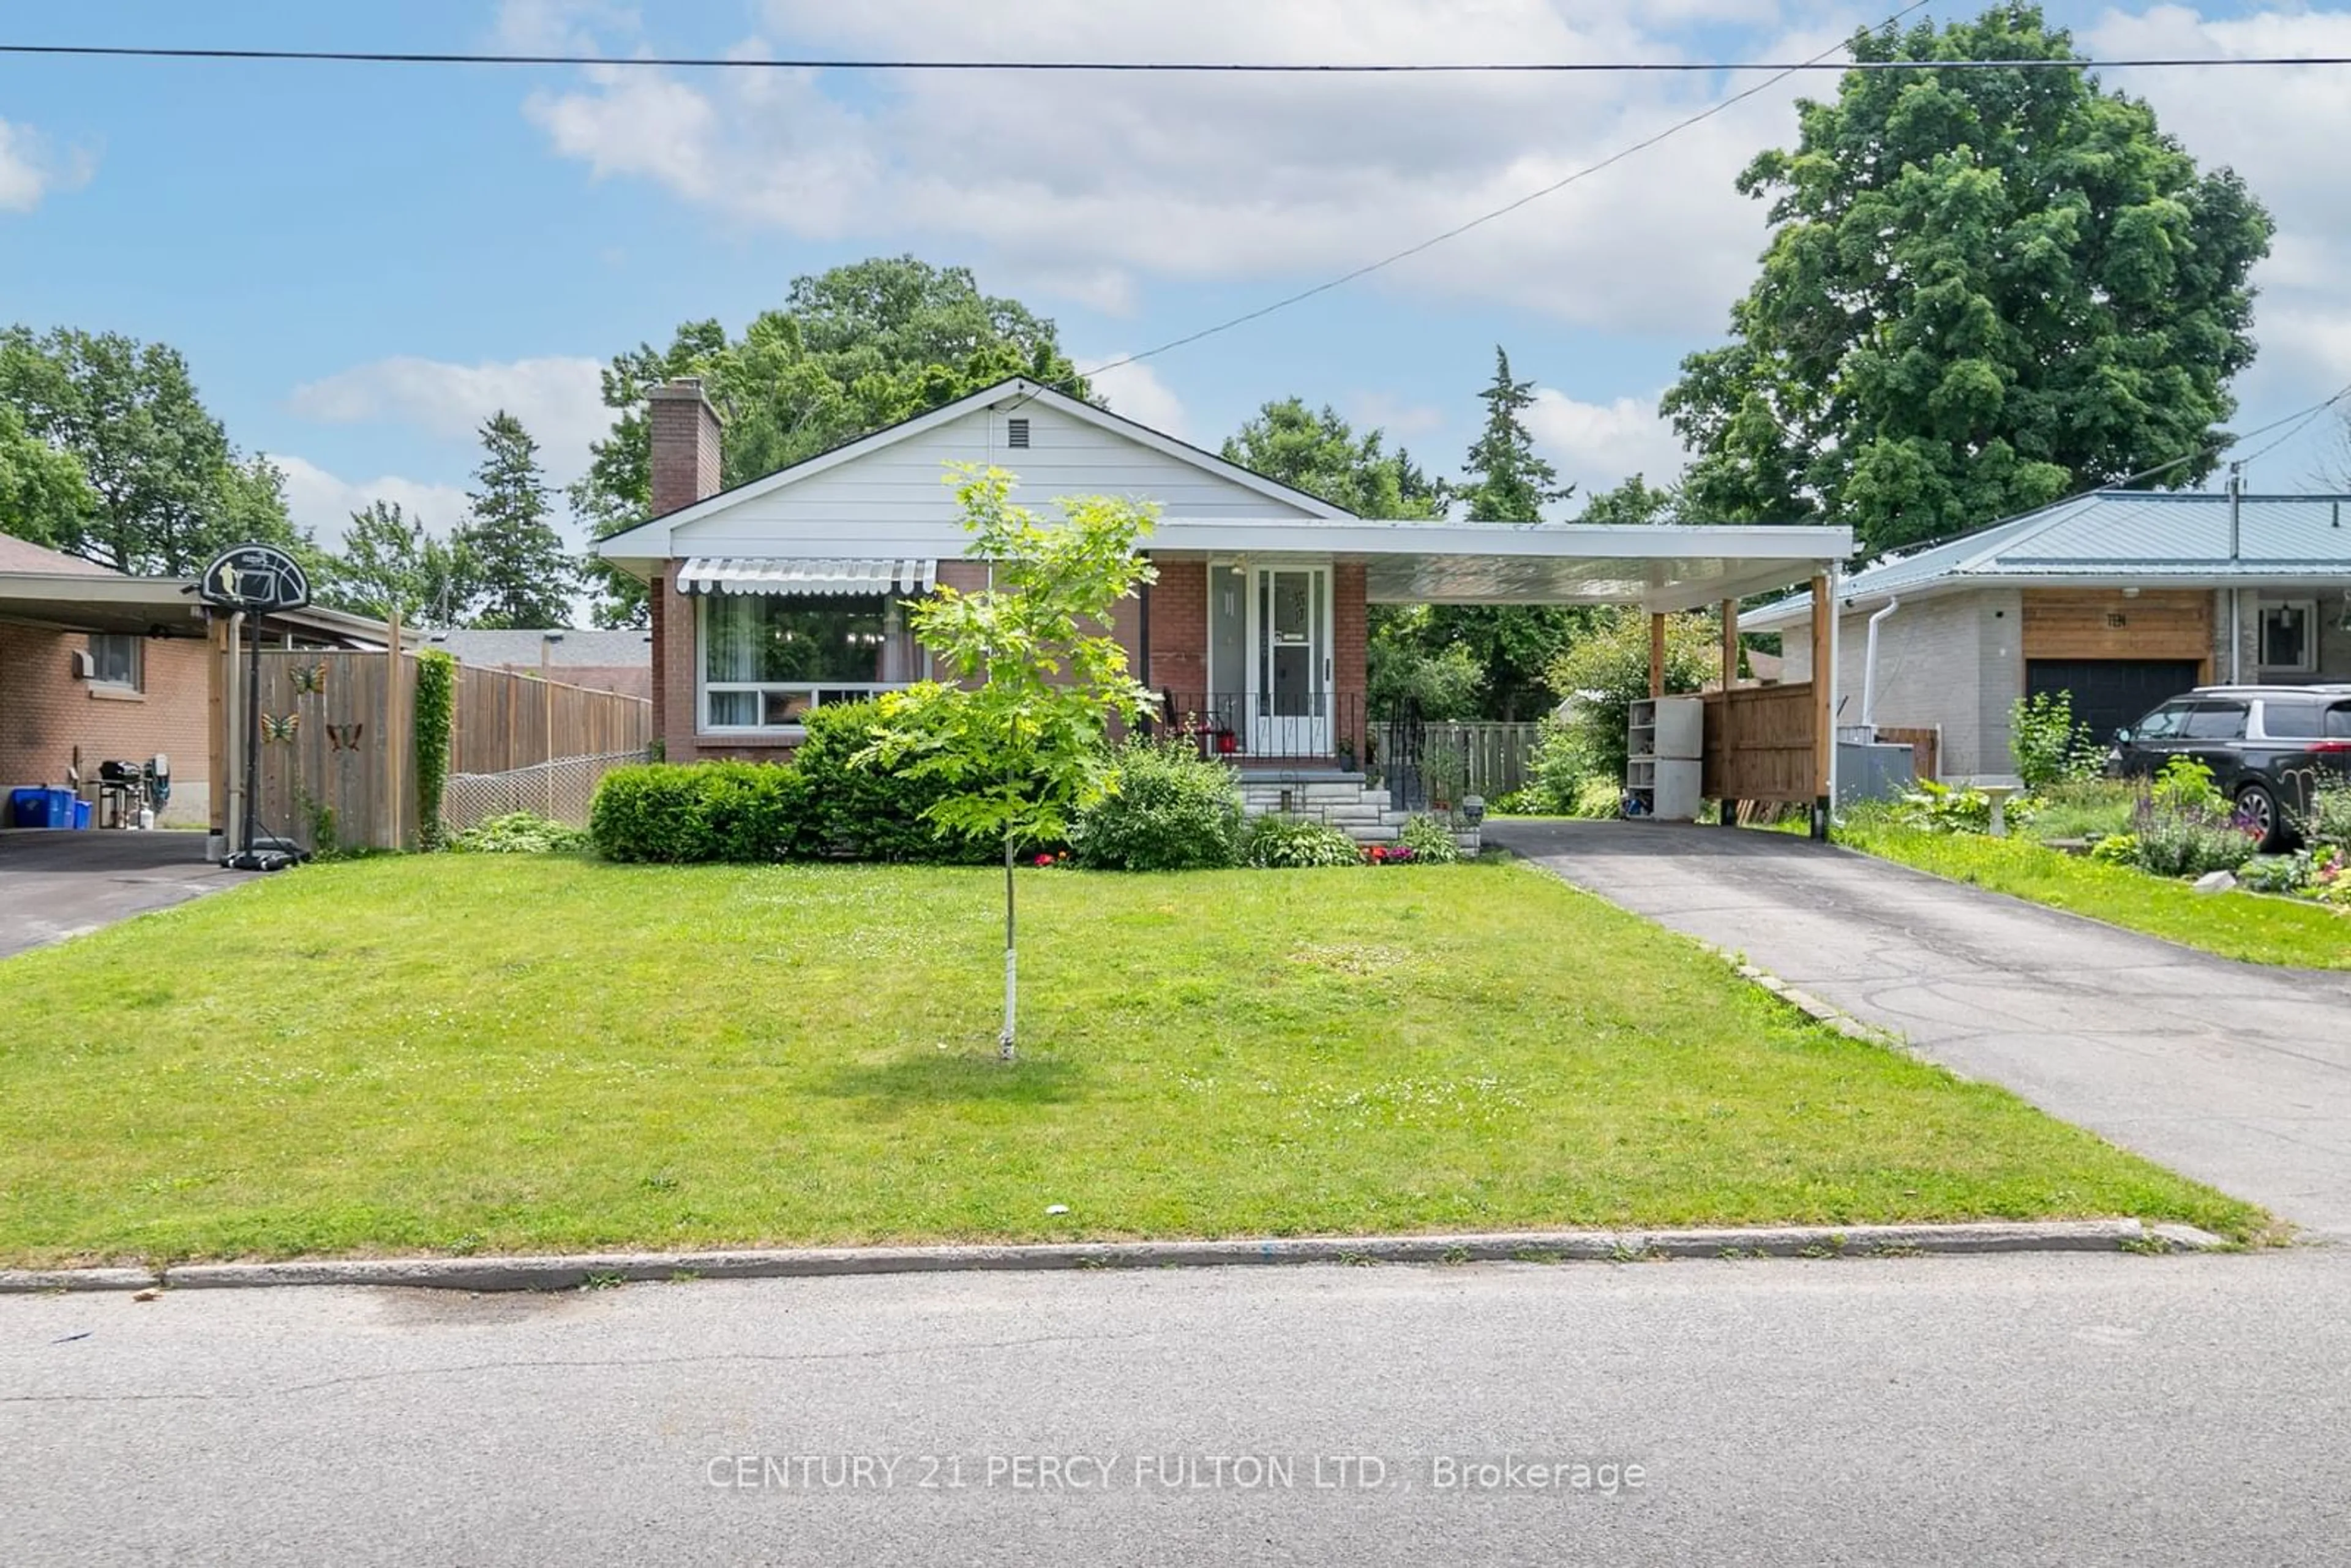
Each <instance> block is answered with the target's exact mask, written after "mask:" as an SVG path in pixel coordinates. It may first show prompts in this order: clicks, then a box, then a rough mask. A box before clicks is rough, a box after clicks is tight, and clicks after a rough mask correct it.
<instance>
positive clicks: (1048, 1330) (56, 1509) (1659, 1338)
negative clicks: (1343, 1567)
mask: <svg viewBox="0 0 2351 1568" xmlns="http://www.w3.org/2000/svg"><path fill="white" fill-rule="evenodd" d="M2346 1284H2351V1254H2346V1253H2345V1252H2343V1251H2340V1250H2335V1249H2297V1250H2294V1251H2292V1252H2278V1253H2267V1254H2260V1255H2252V1256H2245V1257H2206V1258H2186V1257H2174V1258H2142V1257H2132V1256H2125V1255H2119V1254H2116V1255H2105V1254H2080V1255H2070V1256H2064V1255H2060V1256H2043V1257H1978V1258H1955V1259H1908V1260H1903V1259H1895V1260H1868V1261H1863V1260H1844V1261H1819V1262H1811V1261H1802V1260H1779V1261H1771V1262H1761V1261H1747V1262H1714V1261H1707V1262H1679V1263H1667V1264H1633V1265H1625V1266H1612V1265H1607V1264H1569V1265H1561V1266H1553V1267H1545V1266H1542V1265H1537V1264H1499V1265H1472V1266H1468V1267H1462V1268H1454V1269H1446V1268H1401V1267H1389V1268H1370V1269H1364V1268H1319V1267H1318V1268H1297V1269H1238V1270H1203V1271H1183V1272H1165V1271H1149V1272H1135V1273H1123V1272H1093V1273H1088V1272H1071V1273H1058V1274H1029V1275H994V1276H981V1275H947V1276H937V1275H934V1276H896V1277H868V1278H858V1279H832V1280H814V1281H738V1282H725V1283H720V1282H694V1283H682V1284H648V1285H635V1286H628V1287H624V1288H622V1289H617V1290H610V1291H583V1292H572V1293H567V1294H562V1295H507V1296H486V1297H467V1296H462V1295H453V1294H444V1293H435V1292H427V1291H394V1290H379V1291H362V1290H344V1289H312V1290H277V1291H180V1292H176V1293H172V1294H169V1295H166V1296H165V1297H164V1298H163V1299H162V1300H161V1301H152V1302H145V1303H140V1302H133V1301H131V1300H129V1299H128V1298H127V1297H124V1296H76V1297H66V1296H47V1297H15V1298H0V1430H5V1434H6V1440H5V1442H0V1562H5V1563H40V1564H83V1563H154V1562H164V1561H169V1562H173V1563H236V1564H240V1565H259V1564H274V1563H287V1564H303V1565H306V1568H307V1565H309V1564H316V1563H337V1564H366V1563H397V1564H401V1565H402V1568H426V1565H432V1564H443V1563H567V1564H594V1563H1138V1564H1151V1563H1542V1564H1557V1563H1752V1564H1791V1565H1793V1564H1802V1565H1804V1568H1814V1565H1817V1564H1823V1563H1906V1564H1932V1563H1953V1564H1969V1565H1970V1568H1973V1565H1977V1564H1982V1563H2066V1564H2074V1565H2090V1564H2100V1563H2117V1564H2120V1563H2130V1564H2167V1563H2216V1562H2224V1561H2225V1562H2229V1563H2241V1564H2246V1565H2248V1568H2251V1565H2252V1564H2277V1563H2340V1562H2343V1561H2346V1560H2351V1445H2346V1444H2345V1443H2344V1441H2343V1440H2342V1434H2343V1432H2344V1431H2345V1430H2346V1423H2351V1379H2347V1378H2346V1376H2345V1375H2344V1372H2345V1368H2346V1366H2351V1322H2347V1321H2346V1314H2344V1313H2343V1312H2341V1311H2340V1310H2339V1305H2338V1304H2339V1302H2340V1301H2342V1299H2343V1296H2344V1290H2345V1287H2346ZM1506 1453H1507V1454H1510V1455H1513V1456H1515V1459H1514V1461H1513V1465H1512V1468H1511V1469H1510V1470H1509V1471H1507V1472H1505V1471H1503V1470H1500V1469H1496V1470H1494V1471H1491V1472H1486V1473H1484V1474H1482V1475H1481V1474H1480V1472H1479V1471H1477V1470H1476V1469H1474V1467H1475V1466H1477V1465H1479V1464H1481V1463H1486V1462H1495V1463H1499V1461H1501V1460H1502V1458H1503V1457H1504V1456H1505V1454H1506ZM1219 1456H1223V1457H1226V1458H1227V1462H1226V1463H1225V1464H1224V1465H1223V1466H1222V1468H1221V1472H1220V1471H1219V1469H1218V1467H1217V1462H1216V1461H1217V1457H1219ZM1447 1456H1451V1457H1454V1458H1458V1459H1459V1460H1461V1461H1463V1465H1462V1467H1461V1469H1459V1471H1458V1473H1459V1474H1461V1475H1468V1476H1475V1477H1479V1479H1491V1480H1493V1481H1494V1482H1495V1483H1496V1485H1497V1486H1498V1487H1502V1486H1507V1487H1510V1488H1514V1489H1516V1490H1490V1491H1488V1490H1443V1489H1440V1488H1438V1487H1437V1486H1435V1485H1433V1484H1432V1483H1433V1482H1436V1481H1438V1480H1442V1479H1445V1476H1446V1470H1445V1468H1444V1465H1443V1463H1442V1462H1441V1460H1442V1459H1443V1458H1444V1457H1447ZM1243 1457H1250V1458H1255V1459H1256V1460H1257V1461H1258V1462H1257V1463H1254V1464H1252V1463H1251V1462H1249V1458H1243ZM858 1458H867V1459H869V1460H871V1461H872V1463H871V1464H869V1465H867V1466H865V1467H863V1468H859V1467H857V1466H856V1465H855V1463H854V1461H855V1460H857V1459H858ZM893 1458H894V1459H895V1461H896V1468H895V1469H885V1468H884V1466H885V1465H886V1464H887V1463H888V1462H889V1461H890V1460H892V1459H893ZM1097 1458H1099V1459H1101V1460H1102V1463H1101V1464H1100V1465H1099V1466H1098V1465H1097V1464H1096V1462H1095V1461H1096V1459H1097ZM1044 1460H1053V1461H1058V1468H1057V1469H1051V1468H1048V1467H1047V1466H1046V1465H1045V1464H1044V1463H1043V1462H1042V1461H1044ZM1562 1460H1564V1461H1570V1462H1574V1461H1583V1462H1588V1463H1589V1464H1590V1465H1591V1466H1592V1467H1593V1468H1592V1469H1591V1470H1590V1472H1589V1473H1588V1474H1586V1475H1584V1476H1583V1477H1581V1478H1579V1477H1578V1476H1577V1475H1576V1474H1575V1473H1574V1472H1573V1470H1572V1469H1570V1470H1568V1471H1566V1472H1565V1473H1564V1474H1563V1475H1562V1474H1558V1473H1554V1474H1553V1475H1552V1477H1551V1478H1549V1479H1555V1480H1559V1481H1563V1483H1564V1484H1563V1485H1556V1486H1553V1487H1550V1488H1542V1489H1538V1488H1536V1487H1535V1486H1534V1485H1533V1484H1532V1480H1531V1477H1532V1476H1533V1475H1534V1474H1535V1473H1536V1472H1534V1471H1532V1470H1531V1469H1528V1461H1533V1462H1535V1463H1538V1464H1550V1463H1552V1462H1554V1461H1562ZM803 1461H806V1462H803ZM1318 1461H1319V1463H1320V1478H1319V1479H1321V1481H1322V1483H1324V1484H1323V1485H1322V1486H1319V1487H1318V1486H1317V1485H1316V1484H1315V1482H1316V1479H1317V1469H1316V1466H1317V1462H1318ZM991 1464H993V1465H994V1466H995V1467H996V1468H994V1469H991ZM1612 1465H1613V1466H1618V1467H1630V1466H1634V1465H1637V1466H1639V1467H1640V1472H1641V1473H1640V1476H1639V1481H1640V1484H1639V1485H1638V1486H1637V1487H1631V1486H1628V1485H1627V1484H1626V1482H1627V1481H1628V1479H1631V1472H1630V1470H1629V1469H1616V1470H1614V1471H1610V1470H1607V1469H1604V1468H1603V1467H1606V1466H1612ZM1382 1466H1384V1472H1383V1471H1382V1469H1381V1467H1382ZM1506 1474H1507V1475H1508V1478H1509V1479H1508V1480H1507V1481H1506V1480H1505V1479H1504V1477H1505V1475H1506ZM1285 1476H1286V1478H1287V1479H1286V1481H1285V1479H1284V1478H1285ZM1367 1476H1368V1478H1369V1479H1371V1481H1372V1482H1373V1484H1372V1485H1370V1486H1368V1487H1358V1486H1357V1485H1356V1484H1355V1483H1356V1482H1357V1481H1358V1480H1359V1479H1364V1478H1365V1477H1367ZM1612 1478H1613V1479H1614V1483H1615V1487H1616V1490H1615V1495H1614V1496H1608V1495H1604V1492H1603V1490H1601V1489H1602V1488H1603V1487H1604V1484H1605V1483H1606V1482H1607V1481H1608V1480H1609V1479H1612ZM828 1479H832V1480H836V1481H839V1482H841V1483H842V1484H840V1485H837V1486H828V1485H827V1484H825V1483H826V1481H827V1480H828ZM957 1479H960V1481H961V1483H962V1484H961V1486H960V1488H956V1487H955V1486H953V1485H952V1484H951V1483H953V1482H955V1481H956V1480H957ZM1579 1479H1581V1480H1582V1481H1583V1489H1582V1490H1579V1489H1578V1487H1577V1485H1576V1483H1577V1481H1578V1480H1579ZM810 1480H813V1482H814V1483H815V1484H814V1485H813V1486H811V1487H804V1485H803V1483H804V1482H807V1481H810ZM925 1483H929V1484H925Z"/></svg>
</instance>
